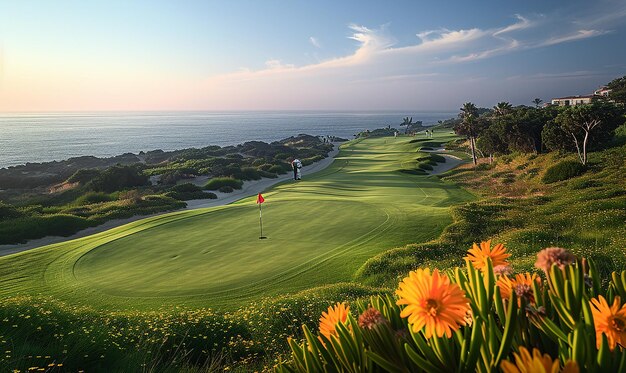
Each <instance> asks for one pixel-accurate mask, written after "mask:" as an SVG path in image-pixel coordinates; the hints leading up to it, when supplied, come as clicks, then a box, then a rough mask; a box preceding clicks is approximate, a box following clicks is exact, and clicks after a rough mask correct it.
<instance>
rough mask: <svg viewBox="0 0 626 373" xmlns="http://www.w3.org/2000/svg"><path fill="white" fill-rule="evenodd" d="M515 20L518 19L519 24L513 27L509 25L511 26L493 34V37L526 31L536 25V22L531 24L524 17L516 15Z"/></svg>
mask: <svg viewBox="0 0 626 373" xmlns="http://www.w3.org/2000/svg"><path fill="white" fill-rule="evenodd" d="M515 18H517V20H518V21H519V22H516V23H514V24H512V25H509V26H506V27H503V28H501V29H499V30H497V31H496V32H494V33H493V36H498V35H502V34H506V33H509V32H513V31H519V30H525V29H527V28H530V27H532V26H533V25H534V22H531V21H530V20H529V19H528V18H525V17H522V16H521V15H519V14H516V15H515Z"/></svg>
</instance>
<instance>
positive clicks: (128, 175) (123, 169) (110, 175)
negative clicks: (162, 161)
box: [91, 165, 149, 193]
mask: <svg viewBox="0 0 626 373" xmlns="http://www.w3.org/2000/svg"><path fill="white" fill-rule="evenodd" d="M148 182H149V181H148V176H147V175H144V174H143V173H142V171H141V170H140V169H139V167H135V166H119V165H118V166H113V167H110V168H108V169H106V170H104V171H103V172H102V173H101V174H100V175H99V176H98V177H96V178H95V179H93V180H92V181H91V187H92V189H93V190H95V191H96V192H107V193H111V192H115V191H118V190H123V189H126V188H132V187H136V186H144V185H146V184H148Z"/></svg>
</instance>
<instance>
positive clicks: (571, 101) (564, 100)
mask: <svg viewBox="0 0 626 373" xmlns="http://www.w3.org/2000/svg"><path fill="white" fill-rule="evenodd" d="M595 97H596V96H595V95H588V96H567V97H560V98H553V99H552V101H551V103H552V105H556V106H576V105H585V104H590V103H591V100H593V99H594V98H595Z"/></svg>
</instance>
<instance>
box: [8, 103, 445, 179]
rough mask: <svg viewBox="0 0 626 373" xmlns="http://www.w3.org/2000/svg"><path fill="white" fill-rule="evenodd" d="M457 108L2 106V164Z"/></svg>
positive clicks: (439, 116) (349, 134)
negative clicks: (59, 109) (5, 110)
mask: <svg viewBox="0 0 626 373" xmlns="http://www.w3.org/2000/svg"><path fill="white" fill-rule="evenodd" d="M456 114H457V113H456V112H415V113H411V112H295V111H288V112H287V111H281V112H268V111H264V112H104V113H83V112H81V113H24V114H0V168H1V167H8V166H15V165H20V164H25V163H27V162H47V161H53V160H64V159H68V158H71V157H77V156H83V155H93V156H97V157H110V156H115V155H120V154H123V153H129V152H130V153H138V152H140V151H142V150H143V151H149V150H156V149H162V150H166V151H167V150H176V149H183V148H191V147H195V148H199V147H204V146H208V145H219V146H225V145H236V144H240V143H243V142H246V141H252V140H259V141H266V142H271V141H276V140H280V139H283V138H286V137H289V136H294V135H298V134H301V133H306V134H310V135H332V136H339V137H343V138H348V139H352V138H353V136H354V134H356V133H358V132H360V131H363V130H366V129H370V130H372V129H376V128H381V127H385V126H387V125H391V126H392V127H396V128H400V127H399V124H400V123H402V118H403V117H405V116H412V117H413V120H415V121H417V120H421V121H422V122H423V123H424V125H431V124H436V123H437V121H438V120H444V119H448V118H451V117H454V116H456Z"/></svg>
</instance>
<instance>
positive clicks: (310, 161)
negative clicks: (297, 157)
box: [302, 155, 324, 166]
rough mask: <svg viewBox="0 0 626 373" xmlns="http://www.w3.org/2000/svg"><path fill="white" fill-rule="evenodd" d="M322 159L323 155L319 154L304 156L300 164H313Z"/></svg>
mask: <svg viewBox="0 0 626 373" xmlns="http://www.w3.org/2000/svg"><path fill="white" fill-rule="evenodd" d="M322 159H324V157H322V156H321V155H315V156H313V157H309V158H304V159H303V160H302V165H303V166H308V165H310V164H313V163H315V162H318V161H321V160H322Z"/></svg>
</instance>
